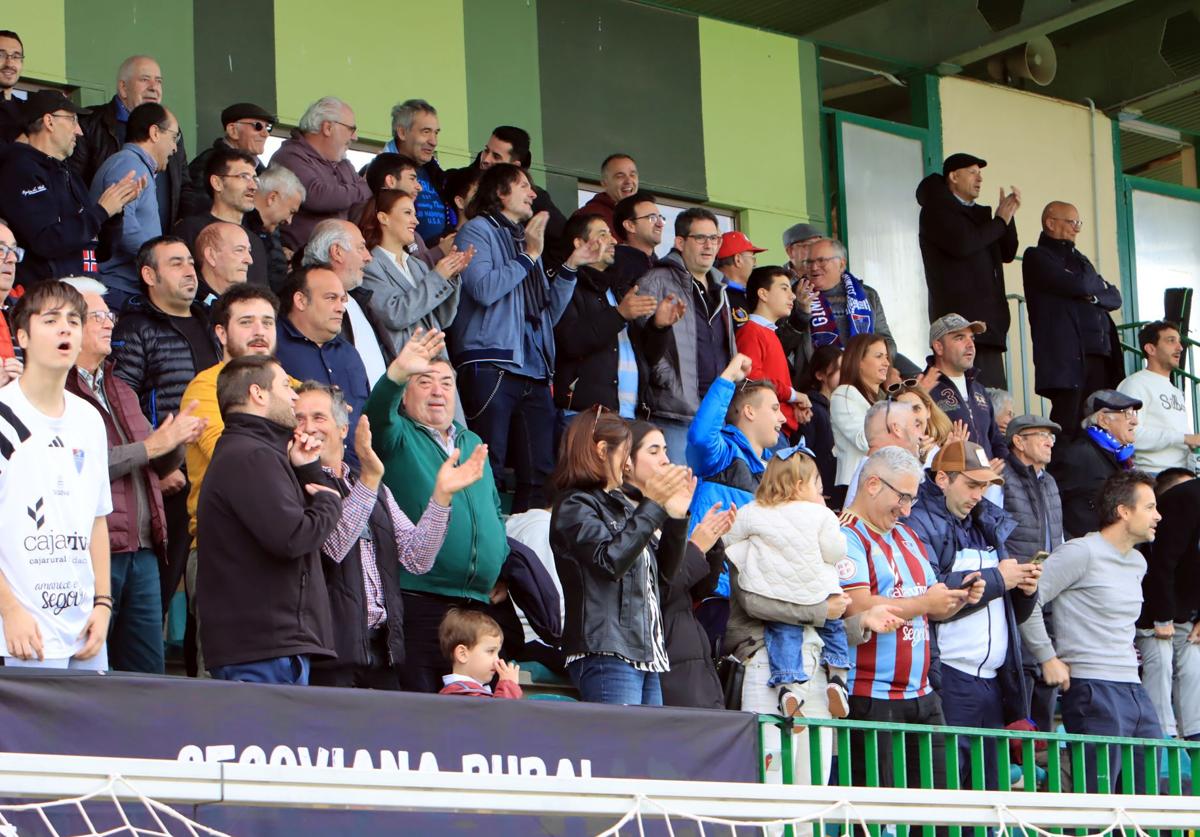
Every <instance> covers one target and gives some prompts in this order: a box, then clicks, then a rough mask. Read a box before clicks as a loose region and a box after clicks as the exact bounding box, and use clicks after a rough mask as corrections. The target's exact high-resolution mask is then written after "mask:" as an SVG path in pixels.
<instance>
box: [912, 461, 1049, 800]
mask: <svg viewBox="0 0 1200 837" xmlns="http://www.w3.org/2000/svg"><path fill="white" fill-rule="evenodd" d="M929 471H930V474H931V475H932V478H931V479H927V480H925V482H923V483H922V484H921V488H920V491H919V494H918V498H917V501H916V503H915V504H914V505H913V508H912V512H911V513H910V514H909V517H908V520H907V523H908V526H909V528H911V529H912V530H913V531H914V532H916V533H917V535H918V537H920V538H921V541H922V542H923V543H924V544H925V545H926V547H927V548H928V552H929V559H930V562H931V563H932V564H933V570H934V573H935V574H936V575H937V580H938V581H940V582H942V583H944V584H945V585H946V586H947V587H949V588H951V589H952V590H953V589H958V588H960V587H962V586H963V584H964V583H965V582H966V581H968V580H969V579H971V578H973V577H976V578H980V577H981V578H982V579H983V582H984V584H985V587H984V592H983V597H982V598H981V599H980V600H979V602H978V603H977V604H974V605H967V606H966V607H964V608H963V609H962V610H960V611H959V612H958V613H957V614H956V615H955V616H954V617H953V618H952V619H950V620H948V621H946V622H942V623H940V624H939V625H938V627H937V630H936V633H935V635H934V638H935V642H934V648H935V650H934V654H935V659H934V660H933V663H932V665H931V668H930V676H929V679H930V682H931V683H932V684H933V687H934V689H936V690H937V692H938V694H939V695H940V696H941V698H942V709H943V711H944V712H945V714H946V722H947V723H949V724H951V725H953V726H973V727H985V728H990V729H1002V728H1003V727H1005V726H1006V725H1007V724H1010V723H1012V722H1014V721H1023V720H1026V719H1027V718H1028V717H1029V700H1028V697H1027V695H1026V692H1025V681H1024V677H1023V674H1022V671H1021V636H1020V634H1019V633H1018V632H1017V625H1018V624H1019V623H1021V622H1024V621H1025V620H1026V619H1027V618H1028V617H1029V614H1030V613H1031V612H1032V610H1033V605H1034V603H1035V601H1036V600H1037V579H1038V576H1039V575H1041V567H1040V566H1039V565H1037V564H1018V563H1017V561H1016V560H1015V559H1013V558H1010V557H1009V556H1008V550H1007V549H1005V546H1004V542H1005V539H1006V538H1007V537H1008V536H1009V534H1011V532H1012V530H1013V529H1014V528H1015V527H1016V521H1015V520H1013V518H1012V517H1011V516H1009V515H1008V513H1007V512H1005V511H1004V510H1003V509H1001V508H1000V507H999V506H996V505H994V504H993V503H991V502H990V501H988V500H985V499H984V497H983V493H984V491H986V490H987V488H988V486H990V485H993V484H1003V482H1004V480H1002V479H1001V478H1000V475H999V474H997V473H996V472H995V471H994V470H992V468H991V466H990V464H989V462H988V458H987V454H986V453H985V452H984V450H983V448H981V447H980V446H979V445H977V444H975V443H974V442H951V443H950V444H947V445H944V446H943V447H942V449H941V450H939V451H938V453H937V455H936V456H935V457H934V459H933V463H932V464H931V466H930V469H929ZM961 744H962V745H963V746H965V745H966V744H967V742H965V741H963V742H961ZM989 745H990V746H991V747H993V748H994V742H987V744H985V747H987V746H989ZM969 755H970V751H969V748H966V749H965V750H964V753H963V760H962V762H961V763H962V764H964V765H966V764H967V763H968V762H969V761H970V759H969ZM984 763H985V764H986V765H989V767H988V769H987V774H988V775H987V786H988V787H989V788H997V787H1000V781H1001V777H998V776H997V775H996V772H995V767H994V765H995V758H994V754H985V758H984ZM963 775H964V778H965V777H966V775H967V773H966V772H965V771H964V774H963ZM1003 781H1005V782H1007V777H1005V778H1004V779H1003Z"/></svg>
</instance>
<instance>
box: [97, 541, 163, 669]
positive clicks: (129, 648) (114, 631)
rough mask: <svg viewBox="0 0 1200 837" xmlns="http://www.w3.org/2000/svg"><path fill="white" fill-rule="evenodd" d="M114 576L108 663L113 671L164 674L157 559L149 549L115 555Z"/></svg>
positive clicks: (112, 571) (112, 564)
mask: <svg viewBox="0 0 1200 837" xmlns="http://www.w3.org/2000/svg"><path fill="white" fill-rule="evenodd" d="M111 575H112V597H113V613H112V622H111V623H109V626H108V664H109V665H110V666H111V667H112V669H113V671H140V672H145V673H146V674H164V673H165V672H166V663H165V662H164V660H163V624H162V593H161V591H160V590H159V579H158V556H157V555H155V554H154V552H153V551H152V550H149V549H139V550H138V551H137V552H115V553H113V556H112V559H111Z"/></svg>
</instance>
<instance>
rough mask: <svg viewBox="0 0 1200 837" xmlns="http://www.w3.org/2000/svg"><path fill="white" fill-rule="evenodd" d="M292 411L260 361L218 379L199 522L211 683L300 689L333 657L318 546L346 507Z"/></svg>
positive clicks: (203, 626) (285, 391) (245, 361)
mask: <svg viewBox="0 0 1200 837" xmlns="http://www.w3.org/2000/svg"><path fill="white" fill-rule="evenodd" d="M295 401H296V393H295V392H293V391H292V388H291V386H290V385H289V378H288V376H287V373H286V372H284V371H283V367H282V366H280V365H279V362H278V361H276V360H275V359H274V358H271V357H268V356H266V355H246V356H244V357H239V358H234V359H233V360H231V361H229V363H227V364H226V365H225V366H224V367H223V368H222V369H221V372H220V374H219V375H218V376H217V406H218V407H219V408H220V410H221V419H222V420H223V421H224V422H225V430H224V432H223V433H222V434H221V439H220V441H218V442H217V446H216V448H215V449H214V451H213V458H212V462H211V463H210V464H209V466H208V470H207V471H206V472H205V474H204V485H203V486H202V487H201V489H200V505H199V508H198V509H197V511H196V523H197V531H196V542H197V546H198V549H199V558H198V564H197V575H196V590H197V592H196V602H197V607H198V609H199V610H198V614H197V616H198V619H199V623H200V640H201V644H202V645H203V647H204V658H205V662H206V664H207V665H208V670H209V672H210V673H211V674H212V676H213V677H214V678H216V679H218V680H243V681H247V682H253V683H280V684H293V685H300V686H306V685H308V677H309V671H310V668H311V665H310V658H311V657H314V656H316V657H332V656H334V652H333V651H332V648H333V625H332V619H331V617H330V612H329V596H328V594H327V593H326V590H325V575H324V572H323V571H322V569H321V546H322V544H324V543H325V541H326V539H328V537H329V535H330V534H331V533H332V532H333V530H334V528H335V527H336V526H337V524H338V520H339V519H340V518H341V515H342V500H341V496H340V495H339V494H338V493H337V492H336V491H334V490H333V489H332V488H329V487H327V486H326V485H324V476H323V474H322V472H321V463H320V460H319V456H320V452H321V441H320V439H318V438H315V437H310V436H309V435H308V434H305V433H296V413H295V411H294V409H293V405H294V404H295Z"/></svg>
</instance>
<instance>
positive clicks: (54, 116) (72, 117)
mask: <svg viewBox="0 0 1200 837" xmlns="http://www.w3.org/2000/svg"><path fill="white" fill-rule="evenodd" d="M50 117H51V118H52V119H70V120H71V121H72V122H74V123H75V124H76V125H78V124H79V117H78V116H77V115H76V114H74V113H52V114H50Z"/></svg>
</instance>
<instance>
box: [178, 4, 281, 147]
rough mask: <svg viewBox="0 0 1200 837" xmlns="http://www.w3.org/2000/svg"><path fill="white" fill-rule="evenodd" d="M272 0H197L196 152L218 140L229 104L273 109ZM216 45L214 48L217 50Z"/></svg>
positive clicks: (273, 48) (194, 29) (194, 22)
mask: <svg viewBox="0 0 1200 837" xmlns="http://www.w3.org/2000/svg"><path fill="white" fill-rule="evenodd" d="M274 28H275V6H274V2H273V0H201V2H200V3H197V4H196V9H195V14H194V17H193V31H194V34H195V38H194V41H195V53H196V127H197V145H194V146H191V147H192V148H196V149H197V151H199V150H200V149H202V148H204V147H205V146H208V145H209V144H211V143H212V141H213V140H214V139H216V138H217V137H219V136H221V134H222V133H223V132H224V126H223V125H221V111H222V110H224V109H225V108H226V107H228V106H229V105H231V104H233V103H234V102H254V103H255V104H256V105H260V106H261V107H264V108H266V109H267V110H268V111H271V112H274V110H275V38H274ZM218 45H219V48H218Z"/></svg>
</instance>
